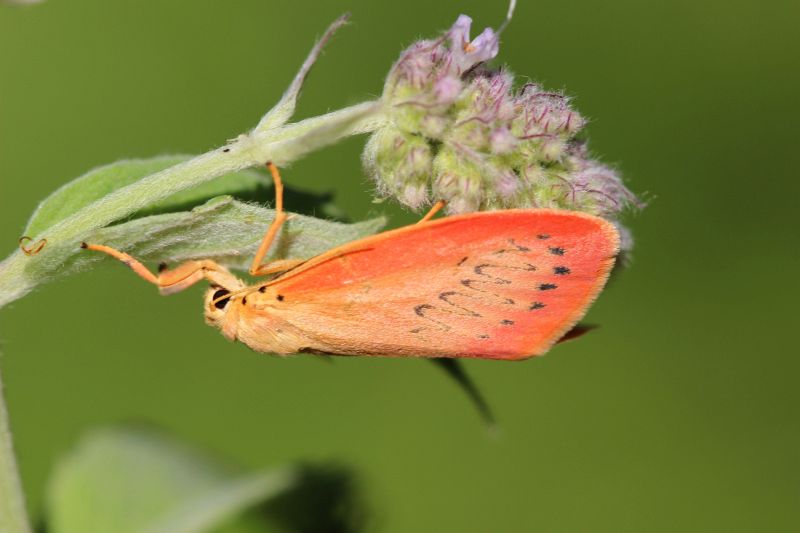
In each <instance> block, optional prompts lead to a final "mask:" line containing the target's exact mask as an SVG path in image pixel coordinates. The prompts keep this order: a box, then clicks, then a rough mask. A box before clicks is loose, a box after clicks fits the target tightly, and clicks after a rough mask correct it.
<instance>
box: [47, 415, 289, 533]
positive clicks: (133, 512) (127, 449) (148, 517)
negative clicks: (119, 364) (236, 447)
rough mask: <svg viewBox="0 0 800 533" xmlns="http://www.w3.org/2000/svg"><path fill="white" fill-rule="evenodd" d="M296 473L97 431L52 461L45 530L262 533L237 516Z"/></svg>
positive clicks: (152, 438) (142, 436) (145, 436)
mask: <svg viewBox="0 0 800 533" xmlns="http://www.w3.org/2000/svg"><path fill="white" fill-rule="evenodd" d="M299 479H300V471H299V470H297V469H294V468H280V469H275V470H270V471H264V472H258V473H254V474H252V473H251V474H243V473H241V472H238V471H236V470H234V469H232V468H229V467H226V466H224V465H221V464H220V463H218V462H217V461H215V460H212V459H211V458H210V457H209V456H207V455H205V454H203V453H201V452H199V451H197V450H195V449H193V448H190V447H188V446H186V445H183V444H181V443H179V442H176V441H175V440H172V439H170V438H167V437H165V436H163V435H161V434H159V433H156V432H154V431H144V430H141V429H134V428H117V429H105V430H99V431H95V432H92V433H90V434H89V435H88V436H87V437H85V438H84V439H83V440H82V441H81V443H80V444H79V446H78V448H77V449H76V450H75V451H73V452H72V453H71V454H70V455H68V456H67V457H66V458H64V459H63V460H62V461H61V462H60V463H59V464H58V465H57V467H56V469H55V471H54V474H53V476H52V478H51V480H50V483H49V486H48V492H47V511H48V531H51V532H52V533H93V532H110V531H113V532H115V533H126V532H137V533H142V532H148V533H189V532H200V531H210V530H216V528H218V527H220V526H223V525H224V531H225V532H227V533H250V532H256V531H265V527H266V525H267V524H266V522H264V521H263V520H262V521H256V520H254V519H252V517H251V518H250V519H247V518H242V519H238V520H237V519H236V516H237V515H239V514H240V513H241V512H242V511H244V510H245V509H247V508H249V507H252V506H253V505H255V504H259V503H263V502H266V501H268V500H270V499H272V498H275V497H277V496H279V495H282V494H286V493H287V491H289V490H290V489H294V488H295V487H296V486H297V483H298V480H299ZM259 522H260V523H259Z"/></svg>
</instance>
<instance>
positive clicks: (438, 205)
mask: <svg viewBox="0 0 800 533" xmlns="http://www.w3.org/2000/svg"><path fill="white" fill-rule="evenodd" d="M445 205H447V200H439V201H438V202H436V203H435V204H433V207H431V210H430V211H428V213H427V214H426V215H425V216H424V217H422V219H421V220H420V221H419V222H417V224H422V223H423V222H427V221H429V220H430V219H432V218H433V216H434V215H435V214H436V213H438V212H439V211H441V209H442V208H443V207H444V206H445Z"/></svg>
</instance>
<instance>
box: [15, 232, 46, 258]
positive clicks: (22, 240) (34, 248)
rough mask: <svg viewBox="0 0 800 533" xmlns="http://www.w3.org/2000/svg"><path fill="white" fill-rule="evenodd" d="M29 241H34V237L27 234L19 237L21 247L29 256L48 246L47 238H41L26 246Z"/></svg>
mask: <svg viewBox="0 0 800 533" xmlns="http://www.w3.org/2000/svg"><path fill="white" fill-rule="evenodd" d="M29 242H33V239H31V238H30V237H28V236H27V235H25V236H24V237H20V238H19V249H20V250H22V253H23V254H25V255H27V256H32V255H36V254H38V253H39V252H41V251H42V248H44V247H45V246H47V239H41V240H39V241H37V242H36V243H34V244H32V245H31V246H26V244H27V243H29Z"/></svg>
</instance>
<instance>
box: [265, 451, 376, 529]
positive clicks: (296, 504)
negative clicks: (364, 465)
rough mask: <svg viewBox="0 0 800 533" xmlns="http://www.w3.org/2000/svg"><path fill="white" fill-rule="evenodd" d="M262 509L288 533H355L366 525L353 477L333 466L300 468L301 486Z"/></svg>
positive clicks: (299, 481)
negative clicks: (320, 532) (322, 532)
mask: <svg viewBox="0 0 800 533" xmlns="http://www.w3.org/2000/svg"><path fill="white" fill-rule="evenodd" d="M260 509H261V510H262V512H264V513H265V514H266V516H268V517H269V519H270V523H271V524H273V525H274V526H275V527H277V528H279V530H280V531H282V532H286V533H288V532H292V533H317V532H319V531H324V532H325V533H356V532H358V531H362V530H363V529H364V528H365V524H366V521H367V515H366V510H365V508H364V505H363V504H362V502H361V500H360V498H359V494H358V490H356V487H355V483H354V480H353V476H352V475H351V474H350V473H349V472H348V471H347V470H346V469H344V468H342V467H337V466H330V465H328V466H316V465H304V466H302V467H300V468H299V469H298V482H297V483H296V484H295V485H294V486H293V487H292V488H290V489H289V490H287V491H285V492H283V493H281V494H280V495H278V496H277V497H275V498H272V499H271V500H269V501H268V502H266V503H265V504H263V505H261V507H260Z"/></svg>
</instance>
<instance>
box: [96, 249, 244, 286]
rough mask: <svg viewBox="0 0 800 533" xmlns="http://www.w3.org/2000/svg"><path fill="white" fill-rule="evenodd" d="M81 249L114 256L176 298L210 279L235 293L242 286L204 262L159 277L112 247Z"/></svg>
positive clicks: (161, 272)
mask: <svg viewBox="0 0 800 533" xmlns="http://www.w3.org/2000/svg"><path fill="white" fill-rule="evenodd" d="M81 248H84V249H86V250H92V251H95V252H102V253H104V254H106V255H110V256H111V257H113V258H114V259H117V260H119V261H122V262H123V263H125V264H126V265H128V266H129V267H130V268H131V270H133V271H134V272H135V273H136V274H137V275H138V276H139V277H140V278H142V279H143V280H145V281H147V282H149V283H152V284H153V285H156V286H157V287H158V289H159V292H161V294H173V293H176V292H179V291H182V290H183V289H186V288H188V287H190V286H192V285H194V284H195V283H197V282H198V281H201V280H203V279H207V280H208V281H210V282H212V283H216V284H217V285H220V286H223V287H226V288H229V289H235V288H238V287H239V286H240V285H241V282H240V281H239V280H237V279H236V278H235V277H234V276H233V274H231V273H230V272H228V271H227V270H226V269H225V268H224V267H221V266H220V265H218V264H217V263H215V262H214V261H211V260H209V259H203V260H200V261H186V262H185V263H181V264H180V265H178V266H177V267H175V268H174V269H168V268H166V267H164V268H161V269H159V272H158V275H156V274H153V273H152V272H150V271H149V270H148V269H147V267H146V266H144V265H143V264H142V263H140V262H139V261H137V260H136V259H134V258H133V257H132V256H130V255H128V254H126V253H125V252H120V251H119V250H115V249H114V248H111V247H110V246H104V245H102V244H86V243H85V242H84V243H82V244H81Z"/></svg>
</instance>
